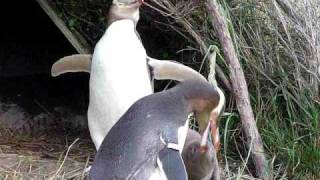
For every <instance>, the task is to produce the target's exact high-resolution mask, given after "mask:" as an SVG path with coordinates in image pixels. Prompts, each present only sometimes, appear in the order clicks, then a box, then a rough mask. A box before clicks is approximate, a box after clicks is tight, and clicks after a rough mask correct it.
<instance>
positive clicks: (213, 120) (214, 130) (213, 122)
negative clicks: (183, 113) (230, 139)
mask: <svg viewBox="0 0 320 180" xmlns="http://www.w3.org/2000/svg"><path fill="white" fill-rule="evenodd" d="M218 118H219V114H218V113H217V111H214V110H213V111H212V112H211V113H210V120H209V124H210V128H211V137H212V141H213V146H214V148H215V149H216V151H217V152H218V151H219V149H220V137H219V127H218Z"/></svg>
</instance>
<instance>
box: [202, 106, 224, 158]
mask: <svg viewBox="0 0 320 180" xmlns="http://www.w3.org/2000/svg"><path fill="white" fill-rule="evenodd" d="M207 114H208V113H202V114H200V115H199V116H198V118H199V119H200V121H199V124H200V125H201V124H202V127H203V126H204V122H205V120H203V119H206V117H208V115H207ZM218 118H219V114H218V113H217V111H215V110H213V111H212V112H211V113H210V115H209V118H208V119H209V122H208V121H207V122H208V123H207V126H206V128H205V130H204V131H203V134H202V137H201V144H200V151H203V152H206V151H207V149H208V136H209V133H210V129H211V137H212V141H213V142H212V143H213V146H214V148H215V150H216V151H219V149H220V138H219V127H218ZM200 129H201V127H200Z"/></svg>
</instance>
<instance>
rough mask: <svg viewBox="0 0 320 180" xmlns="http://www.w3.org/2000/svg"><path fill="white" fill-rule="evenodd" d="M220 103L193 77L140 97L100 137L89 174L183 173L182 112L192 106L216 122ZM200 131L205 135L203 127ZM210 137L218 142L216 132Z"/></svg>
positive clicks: (180, 175) (149, 176)
mask: <svg viewBox="0 0 320 180" xmlns="http://www.w3.org/2000/svg"><path fill="white" fill-rule="evenodd" d="M221 103H224V102H222V99H221V98H220V93H219V92H218V89H217V88H216V87H214V86H212V85H210V84H209V83H207V82H204V81H195V80H187V81H185V82H182V83H180V84H178V85H177V86H175V87H173V88H171V89H169V90H165V91H162V92H158V93H155V94H151V95H148V96H146V97H143V98H141V99H139V100H138V101H137V102H135V103H134V104H133V105H132V106H131V107H130V108H129V109H128V111H127V112H126V113H125V114H124V115H123V116H122V117H121V118H120V119H119V121H118V122H117V123H116V124H115V125H114V126H113V128H112V129H111V130H110V131H109V133H108V134H107V136H106V137H105V139H104V140H103V142H102V144H101V147H100V148H99V150H98V152H97V154H96V156H95V159H94V162H93V165H92V168H91V171H90V174H89V179H93V180H100V179H101V180H102V179H104V180H107V179H139V180H145V179H172V180H176V179H179V180H180V179H187V174H186V170H185V166H184V163H183V161H182V158H181V152H182V148H183V146H184V143H185V139H186V136H187V131H188V124H189V122H188V120H187V119H188V118H187V116H188V114H189V113H191V112H195V113H196V114H198V115H202V116H201V117H209V119H206V120H204V119H200V120H202V121H205V122H202V123H201V124H203V123H206V124H208V123H209V124H215V125H216V124H217V117H218V115H219V114H217V113H221V109H219V108H220V107H222V106H221ZM196 120H199V119H196ZM206 127H207V126H206ZM214 127H215V126H211V128H214ZM215 130H216V129H214V131H212V132H215ZM203 132H204V133H203V134H204V136H203V137H204V139H206V135H207V134H208V128H205V130H203ZM213 139H214V140H215V142H216V143H219V137H217V136H216V134H213ZM202 142H205V140H204V141H202ZM216 143H215V144H214V146H215V147H216V146H218V144H216ZM204 144H205V143H204ZM202 149H203V150H206V148H202Z"/></svg>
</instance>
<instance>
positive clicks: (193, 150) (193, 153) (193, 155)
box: [188, 146, 200, 162]
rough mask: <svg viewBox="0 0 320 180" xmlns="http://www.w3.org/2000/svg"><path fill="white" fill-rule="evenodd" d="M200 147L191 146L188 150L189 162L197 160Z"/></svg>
mask: <svg viewBox="0 0 320 180" xmlns="http://www.w3.org/2000/svg"><path fill="white" fill-rule="evenodd" d="M199 148H200V146H191V147H190V148H189V153H188V159H189V160H190V161H191V162H195V161H197V160H198V159H199V151H200V149H199Z"/></svg>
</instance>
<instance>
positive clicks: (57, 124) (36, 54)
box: [0, 1, 94, 179]
mask: <svg viewBox="0 0 320 180" xmlns="http://www.w3.org/2000/svg"><path fill="white" fill-rule="evenodd" d="M6 9H7V10H12V11H13V12H12V13H9V14H8V11H7V10H6ZM9 12H10V11H9ZM13 14H14V15H13ZM0 17H1V19H2V21H1V32H0V156H1V158H0V179H2V178H5V177H8V176H9V179H10V177H13V178H17V179H20V178H21V179H28V178H32V179H41V178H43V177H45V178H48V177H50V175H52V174H55V172H57V170H58V169H59V167H60V162H61V157H63V156H64V155H65V150H66V148H67V147H68V146H69V145H70V144H71V143H72V142H74V140H75V139H76V138H79V140H78V141H77V143H76V144H74V150H73V151H72V152H71V155H72V156H70V154H69V156H68V157H69V158H70V159H72V161H69V159H66V161H65V165H64V166H63V168H62V169H60V171H61V172H58V173H59V174H60V173H62V172H63V173H65V172H71V171H74V170H75V169H76V168H79V167H81V168H80V169H81V170H80V172H82V169H83V168H84V167H85V164H86V161H87V159H88V158H90V157H92V156H91V155H92V154H93V152H94V148H93V144H92V142H91V140H90V136H89V133H88V130H87V127H86V126H87V125H86V110H87V106H88V81H89V75H88V74H85V73H82V74H81V73H79V74H66V75H64V76H61V77H57V78H52V77H51V75H50V68H51V65H52V64H53V63H54V62H55V61H56V60H58V59H59V58H61V57H63V56H65V55H70V54H75V53H77V52H76V51H75V49H74V48H73V47H72V46H71V45H70V43H69V42H68V41H67V39H66V38H65V37H64V35H63V34H62V33H61V32H60V31H59V29H58V28H57V27H56V26H55V25H54V24H53V23H52V21H51V20H50V19H49V18H48V16H47V15H46V14H45V12H43V10H42V9H41V8H40V6H39V5H38V4H37V2H36V1H19V2H16V1H7V2H6V3H4V4H3V5H1V11H0ZM21 158H22V159H21ZM18 164H19V165H18ZM30 168H31V169H30ZM26 172H28V173H27V174H28V175H27V174H26Z"/></svg>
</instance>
